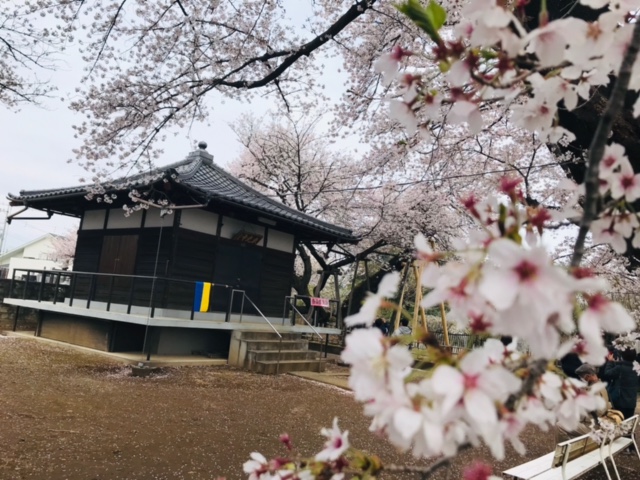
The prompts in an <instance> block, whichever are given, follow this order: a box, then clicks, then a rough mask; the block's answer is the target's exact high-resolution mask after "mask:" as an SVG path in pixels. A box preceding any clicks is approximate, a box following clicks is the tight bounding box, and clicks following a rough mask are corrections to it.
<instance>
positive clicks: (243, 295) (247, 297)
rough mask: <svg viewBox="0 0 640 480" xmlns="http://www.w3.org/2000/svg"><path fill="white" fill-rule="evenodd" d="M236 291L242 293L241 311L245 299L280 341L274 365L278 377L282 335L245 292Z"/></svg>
mask: <svg viewBox="0 0 640 480" xmlns="http://www.w3.org/2000/svg"><path fill="white" fill-rule="evenodd" d="M238 291H240V292H242V310H244V299H245V298H246V299H247V300H248V301H249V303H250V304H251V305H252V306H253V308H255V310H256V312H258V313H259V314H260V316H261V317H262V318H264V320H265V321H266V322H267V323H268V324H269V326H270V327H271V328H272V329H273V331H274V332H276V335H278V338H279V339H280V341H279V342H278V360H277V363H276V375H278V374H279V373H280V357H281V356H282V335H280V332H279V331H278V329H277V328H276V327H275V326H274V325H273V323H271V322H270V321H269V319H268V318H267V317H265V316H264V313H262V311H261V310H260V309H259V308H258V306H257V305H256V304H255V303H253V300H251V298H249V296H248V295H247V292H245V291H244V290H238ZM240 318H242V311H241V312H240Z"/></svg>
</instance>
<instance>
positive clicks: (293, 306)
mask: <svg viewBox="0 0 640 480" xmlns="http://www.w3.org/2000/svg"><path fill="white" fill-rule="evenodd" d="M291 308H293V309H294V310H295V312H296V313H297V314H298V315H300V316H301V317H302V319H303V320H304V321H305V323H306V324H307V325H309V326H310V327H311V330H313V332H314V333H315V334H316V335H318V337H319V338H320V340H322V335H320V333H319V332H318V330H316V328H315V327H314V326H313V325H311V324H310V323H309V320H307V319H306V318H305V316H304V315H303V314H302V313H300V310H298V309H297V308H296V306H295V305H291Z"/></svg>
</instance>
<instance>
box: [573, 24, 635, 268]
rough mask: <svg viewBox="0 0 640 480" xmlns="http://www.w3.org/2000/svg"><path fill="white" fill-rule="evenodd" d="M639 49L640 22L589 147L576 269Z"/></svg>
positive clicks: (596, 213)
mask: <svg viewBox="0 0 640 480" xmlns="http://www.w3.org/2000/svg"><path fill="white" fill-rule="evenodd" d="M639 49H640V22H638V23H636V24H635V25H634V27H633V36H632V37H631V41H630V42H629V47H628V48H627V52H626V53H625V55H624V58H623V60H622V65H621V66H620V73H619V74H618V78H617V80H616V83H615V85H614V87H613V90H612V92H611V97H610V99H609V104H608V105H607V109H606V110H605V112H604V114H603V115H602V118H601V119H600V122H598V127H597V129H596V132H595V134H594V136H593V140H592V142H591V146H590V147H589V155H588V164H587V172H586V174H585V180H584V185H585V201H584V214H583V216H582V221H581V222H580V230H579V231H578V236H577V237H576V242H575V245H574V248H573V257H572V258H571V266H572V267H577V266H579V265H580V262H581V261H582V257H583V256H584V243H585V240H586V238H587V233H589V229H590V227H591V223H592V222H593V221H594V220H595V219H596V218H597V216H598V200H599V197H600V194H599V173H600V161H601V160H602V157H603V155H604V148H605V146H606V143H607V139H608V138H609V134H610V133H611V128H612V127H613V122H614V120H615V119H616V117H617V116H618V114H619V113H620V110H621V109H622V107H623V105H624V97H625V94H626V93H627V89H628V87H629V80H630V79H631V73H632V70H633V65H634V64H635V62H636V57H637V56H638V50H639Z"/></svg>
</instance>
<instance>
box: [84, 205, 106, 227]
mask: <svg viewBox="0 0 640 480" xmlns="http://www.w3.org/2000/svg"><path fill="white" fill-rule="evenodd" d="M106 212H107V211H106V210H87V211H85V212H84V217H82V230H102V229H103V228H104V216H105V214H106Z"/></svg>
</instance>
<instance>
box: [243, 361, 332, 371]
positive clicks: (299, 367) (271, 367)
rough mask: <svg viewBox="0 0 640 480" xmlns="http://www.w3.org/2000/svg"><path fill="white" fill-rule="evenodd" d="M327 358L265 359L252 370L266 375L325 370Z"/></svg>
mask: <svg viewBox="0 0 640 480" xmlns="http://www.w3.org/2000/svg"><path fill="white" fill-rule="evenodd" d="M325 364H326V361H325V360H281V361H280V362H279V363H278V362H277V361H276V360H264V361H259V362H256V363H255V364H254V365H253V368H252V370H253V371H254V372H256V373H262V374H264V375H275V374H276V373H287V372H324V368H325Z"/></svg>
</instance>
